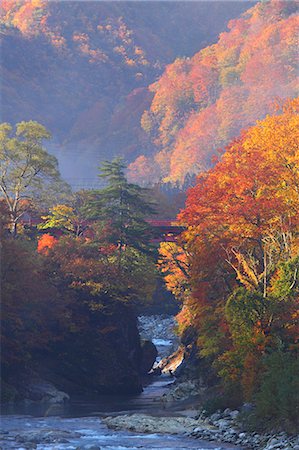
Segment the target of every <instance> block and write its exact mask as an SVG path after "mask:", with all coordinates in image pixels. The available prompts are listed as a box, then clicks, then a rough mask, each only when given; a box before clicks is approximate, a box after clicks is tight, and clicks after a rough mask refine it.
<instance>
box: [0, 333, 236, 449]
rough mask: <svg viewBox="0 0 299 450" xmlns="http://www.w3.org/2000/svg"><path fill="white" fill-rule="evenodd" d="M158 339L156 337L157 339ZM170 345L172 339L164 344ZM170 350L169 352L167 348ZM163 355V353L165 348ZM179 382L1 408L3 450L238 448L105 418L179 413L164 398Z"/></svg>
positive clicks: (159, 379) (166, 381) (164, 381)
mask: <svg viewBox="0 0 299 450" xmlns="http://www.w3.org/2000/svg"><path fill="white" fill-rule="evenodd" d="M156 338H157V337H156ZM158 343H159V344H160V346H163V345H164V346H165V347H166V346H167V345H168V346H170V345H172V344H173V342H172V339H170V340H164V341H163V339H162V340H160V341H159V342H158ZM164 350H165V351H166V349H164ZM162 353H163V350H162ZM173 381H174V379H173V378H171V377H169V376H161V377H156V378H153V379H152V381H151V382H150V383H149V384H148V385H147V386H145V388H144V391H143V392H142V393H141V394H139V395H135V396H109V397H108V396H97V397H92V398H84V399H82V398H77V399H76V398H75V399H72V400H71V401H70V402H69V403H68V404H66V405H53V406H50V407H49V406H48V405H40V404H39V405H32V404H24V403H21V404H17V405H16V404H14V405H7V406H5V407H4V408H3V409H2V416H1V433H0V438H1V446H0V449H1V450H9V449H18V450H29V449H30V450H31V449H36V450H99V449H101V450H137V449H138V450H140V449H160V450H163V449H167V450H178V449H180V450H184V449H197V450H208V449H214V450H215V449H218V450H220V449H223V450H224V449H231V450H232V449H234V450H236V449H237V447H235V446H232V445H226V444H216V443H211V442H205V441H199V440H196V439H193V438H189V437H187V436H184V435H162V434H158V433H151V434H140V433H133V432H130V431H113V430H110V429H108V428H107V426H106V425H105V424H104V423H103V422H102V420H101V418H103V417H105V416H107V415H110V416H111V415H119V414H126V413H134V412H138V413H145V414H150V415H153V416H170V415H172V416H173V415H180V413H179V411H175V410H174V409H173V408H172V409H171V411H170V410H167V411H166V410H165V409H163V407H162V404H161V402H159V400H158V399H159V397H160V396H161V395H162V394H163V393H164V392H166V391H167V389H168V388H169V386H170V385H171V384H172V382H173Z"/></svg>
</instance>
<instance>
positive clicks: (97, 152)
mask: <svg viewBox="0 0 299 450" xmlns="http://www.w3.org/2000/svg"><path fill="white" fill-rule="evenodd" d="M247 8H248V3H247V2H244V3H243V2H235V1H230V2H227V1H225V2H213V3H207V2H192V3H187V4H186V3H185V2H174V3H168V2H155V3H153V2H133V3H132V2H123V1H122V2H113V1H112V2H111V1H109V2H102V1H99V2H97V1H84V2H80V1H68V2H65V1H59V2H52V1H50V2H47V1H43V0H39V1H36V0H34V1H29V0H28V1H27V0H26V1H18V0H4V1H2V2H1V5H0V27H1V52H2V61H3V64H2V96H1V103H2V111H1V115H2V120H3V121H7V122H9V123H17V122H20V121H22V120H37V121H38V122H41V123H42V124H43V125H45V126H46V127H47V128H48V129H49V130H51V132H52V134H53V141H52V142H51V149H52V151H53V152H55V155H56V156H57V157H58V159H59V162H60V167H61V172H62V174H63V175H64V177H67V178H68V179H67V181H68V182H69V183H70V184H71V185H72V186H73V187H75V188H76V189H78V188H83V187H88V186H89V185H90V183H91V182H93V183H94V185H96V184H97V170H96V167H97V165H98V162H99V161H103V160H105V159H108V158H110V156H111V155H114V156H119V155H121V156H124V157H125V158H126V160H128V161H129V162H131V161H133V160H134V159H135V158H136V157H138V156H139V155H140V153H144V152H145V153H148V152H151V148H152V144H151V142H150V139H149V138H148V136H147V134H146V133H145V132H144V131H143V129H142V127H141V126H140V119H141V116H142V114H143V112H144V110H145V109H147V108H149V106H150V103H151V100H152V97H153V94H152V92H150V91H149V90H148V85H149V84H151V83H153V82H154V81H155V80H156V79H157V78H158V77H160V76H161V74H162V73H163V70H164V68H165V65H166V64H169V63H171V62H172V61H173V60H174V59H175V58H176V57H177V56H185V55H187V56H189V55H190V56H191V55H193V54H194V53H195V52H196V51H198V49H199V48H203V47H205V46H206V45H208V44H209V43H210V42H214V41H216V39H217V35H218V34H219V32H221V31H223V30H224V29H225V27H226V24H227V22H228V20H230V19H231V18H234V17H237V16H238V15H239V14H240V13H241V12H243V11H245V10H246V9H247ZM177 24H179V25H180V26H178V25H177Z"/></svg>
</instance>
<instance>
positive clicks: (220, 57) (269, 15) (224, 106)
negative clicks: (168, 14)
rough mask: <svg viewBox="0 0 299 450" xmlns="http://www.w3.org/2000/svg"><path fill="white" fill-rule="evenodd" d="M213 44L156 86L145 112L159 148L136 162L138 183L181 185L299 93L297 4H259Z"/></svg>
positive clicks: (171, 69)
mask: <svg viewBox="0 0 299 450" xmlns="http://www.w3.org/2000/svg"><path fill="white" fill-rule="evenodd" d="M228 28H229V31H228V32H224V33H222V34H220V36H219V40H218V42H217V43H216V44H215V45H211V46H208V47H206V48H205V49H203V50H201V51H200V52H199V53H196V54H195V55H194V56H193V57H192V58H178V59H176V61H175V62H174V63H173V64H170V65H168V66H167V68H166V70H165V72H164V73H163V75H162V77H161V78H160V79H159V80H158V81H157V82H156V83H154V84H152V85H151V86H150V88H149V89H150V91H151V92H152V93H153V95H154V98H153V101H152V103H151V107H150V108H149V109H148V110H147V111H146V112H145V113H144V114H143V116H142V126H143V129H144V130H145V131H146V132H147V133H148V135H149V136H150V137H151V139H152V142H153V145H154V148H155V149H156V151H155V156H154V159H153V158H152V156H153V155H152V154H151V155H150V157H149V158H146V156H145V155H141V156H139V157H138V158H137V160H136V161H135V162H134V163H133V164H131V167H130V175H131V178H132V179H133V180H135V181H139V182H140V181H142V182H146V181H150V180H151V181H152V180H153V176H154V175H153V174H155V178H156V179H159V178H161V177H162V178H163V179H164V180H166V181H171V182H179V183H180V184H182V183H183V182H184V179H185V177H186V175H187V174H197V173H199V172H201V171H203V170H206V169H207V168H209V167H211V165H212V159H213V156H215V154H217V150H218V149H219V148H224V147H225V146H226V145H227V144H228V142H229V141H230V140H231V139H233V138H234V137H236V136H237V135H238V134H239V132H240V131H241V129H242V128H246V127H248V126H250V125H253V124H254V123H255V121H256V120H257V119H261V118H263V117H264V116H265V115H266V114H267V113H273V112H274V111H275V110H276V109H277V107H278V106H279V105H280V106H281V104H282V103H283V100H284V99H285V98H287V97H294V96H295V95H296V92H297V89H298V87H297V85H296V78H297V74H298V70H297V69H298V16H296V3H295V2H281V1H271V2H261V3H258V4H257V5H255V6H253V7H252V8H251V9H249V10H248V11H246V12H245V13H244V14H243V15H242V16H241V17H240V18H239V19H236V20H231V21H230V22H229V24H228Z"/></svg>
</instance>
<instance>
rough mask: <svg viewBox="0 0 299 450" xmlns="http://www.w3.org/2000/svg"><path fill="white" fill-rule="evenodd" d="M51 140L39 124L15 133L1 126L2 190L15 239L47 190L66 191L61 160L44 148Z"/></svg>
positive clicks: (23, 124) (28, 124)
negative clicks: (18, 227)
mask: <svg viewBox="0 0 299 450" xmlns="http://www.w3.org/2000/svg"><path fill="white" fill-rule="evenodd" d="M47 139H50V133H49V132H48V131H47V130H46V128H45V127H44V126H42V125H41V124H39V123H38V122H34V121H29V122H20V123H18V124H17V125H16V131H15V134H13V128H12V126H11V125H10V124H8V123H2V124H1V125H0V191H1V194H2V196H3V198H4V200H5V202H6V204H7V207H8V209H9V214H10V221H11V233H12V234H13V236H16V234H17V224H18V222H19V221H20V219H21V217H22V216H23V215H24V213H25V212H26V211H28V209H29V208H30V207H31V202H32V200H36V201H38V200H41V199H42V198H43V193H44V192H45V191H46V192H47V195H48V196H49V194H50V191H51V190H53V187H54V185H56V186H57V187H59V190H60V191H61V189H62V190H65V189H66V184H64V183H63V182H62V180H61V178H60V174H59V170H58V162H57V159H56V158H55V157H54V156H52V155H49V154H48V153H47V151H46V150H45V148H44V147H43V141H45V140H47ZM56 192H57V191H56Z"/></svg>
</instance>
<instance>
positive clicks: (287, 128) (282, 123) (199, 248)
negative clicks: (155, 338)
mask: <svg viewBox="0 0 299 450" xmlns="http://www.w3.org/2000/svg"><path fill="white" fill-rule="evenodd" d="M298 141H299V120H298V99H294V100H291V101H287V102H286V103H285V105H284V106H283V108H282V110H281V111H278V112H277V113H276V114H274V115H272V116H267V117H266V118H265V119H264V120H262V121H258V122H257V123H256V125H255V126H253V127H251V128H249V129H247V130H245V131H243V133H242V134H241V136H240V137H239V138H237V139H235V140H234V141H233V142H232V143H231V144H230V145H229V146H228V147H227V149H226V152H225V153H224V154H223V155H222V157H221V159H220V160H219V162H218V163H217V164H216V166H215V167H214V168H213V169H210V170H209V171H208V172H206V173H205V174H202V175H201V176H199V177H198V180H197V184H196V186H195V187H193V188H191V189H190V190H189V191H188V194H187V201H186V208H185V209H184V210H183V211H182V213H181V214H180V216H179V218H180V220H181V222H182V224H183V225H184V226H185V228H186V230H185V231H184V233H183V236H182V243H183V245H184V246H185V248H186V250H187V251H188V253H189V255H190V256H189V274H190V281H189V289H190V294H188V296H187V298H186V299H185V300H184V302H185V305H186V306H187V307H188V310H189V312H190V313H191V317H192V321H191V322H192V325H193V326H194V327H195V328H196V330H197V333H198V336H197V344H198V348H199V353H200V355H201V357H204V358H209V360H210V361H211V362H212V364H213V367H214V369H215V370H217V372H218V374H219V375H220V376H221V377H222V379H223V380H224V381H225V384H226V386H230V389H231V388H233V389H234V392H236V393H238V395H239V394H242V395H243V399H244V398H247V399H250V400H251V399H252V398H253V396H254V395H255V394H256V392H257V391H258V390H259V387H260V386H261V384H260V383H261V382H262V374H263V370H264V355H265V354H266V353H267V352H274V353H275V352H278V351H287V352H289V353H290V354H293V355H294V354H295V352H296V346H297V339H298V324H297V325H296V322H297V320H298V315H297V313H296V310H297V309H298V271H299V267H298V252H299V239H298V235H299V223H298V213H299V197H298V192H299V190H298V186H299V172H298V167H299V159H298V158H299V147H298ZM172 264H173V262H172V263H171V264H170V263H168V268H169V270H170V271H171V273H172V276H173V277H175V276H176V270H177V269H176V268H175V269H173V267H172ZM177 279H178V278H177ZM182 286H183V284H182ZM265 364H266V363H265Z"/></svg>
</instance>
